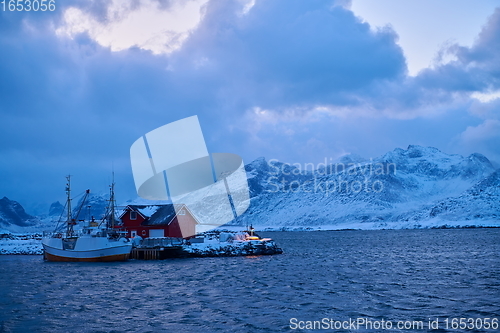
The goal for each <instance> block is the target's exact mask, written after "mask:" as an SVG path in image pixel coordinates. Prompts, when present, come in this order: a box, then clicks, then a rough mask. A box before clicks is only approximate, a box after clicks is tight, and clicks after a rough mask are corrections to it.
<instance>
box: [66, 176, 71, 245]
mask: <svg viewBox="0 0 500 333" xmlns="http://www.w3.org/2000/svg"><path fill="white" fill-rule="evenodd" d="M66 180H67V183H66V195H67V196H68V197H67V199H66V209H67V211H66V214H67V217H66V237H71V236H72V235H73V220H72V218H71V175H68V176H66Z"/></svg>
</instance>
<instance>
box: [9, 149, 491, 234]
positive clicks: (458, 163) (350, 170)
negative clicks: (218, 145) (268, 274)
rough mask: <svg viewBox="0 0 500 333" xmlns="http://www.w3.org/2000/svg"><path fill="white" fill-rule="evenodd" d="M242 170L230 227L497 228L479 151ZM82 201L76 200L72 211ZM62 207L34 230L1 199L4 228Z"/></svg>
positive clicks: (97, 201)
mask: <svg viewBox="0 0 500 333" xmlns="http://www.w3.org/2000/svg"><path fill="white" fill-rule="evenodd" d="M245 169H246V171H247V176H248V184H249V188H250V198H251V204H250V208H249V209H248V210H247V211H246V212H245V213H244V214H243V215H241V216H240V217H238V219H237V220H236V221H234V222H232V223H231V224H232V225H239V226H245V225H250V224H252V225H253V226H254V227H258V228H259V229H263V228H268V227H269V228H281V227H287V228H291V229H293V228H307V227H312V228H318V229H319V228H321V229H345V228H360V229H380V228H421V227H433V226H435V227H439V226H443V225H450V226H452V225H462V226H465V225H481V226H500V169H499V170H495V168H494V167H493V165H492V164H491V162H490V161H489V160H488V159H487V158H486V157H485V156H483V155H481V154H472V155H470V156H467V157H463V156H460V155H449V154H445V153H443V152H441V151H439V150H438V149H436V148H432V147H421V146H409V147H408V148H407V149H406V150H405V149H400V148H397V149H394V150H393V151H391V152H388V153H386V154H385V155H383V156H381V157H379V158H376V159H369V160H368V159H364V158H362V157H360V156H356V155H347V156H344V157H342V158H341V159H340V160H339V161H338V162H337V163H334V164H330V165H326V164H320V165H316V166H315V168H314V170H313V168H312V167H311V166H310V165H301V164H294V165H290V164H286V163H281V162H279V161H276V160H271V161H267V160H266V159H264V158H259V159H256V160H255V161H253V162H251V163H249V164H247V165H246V166H245ZM108 199H109V196H108V195H105V194H91V195H90V197H89V201H87V202H86V203H85V204H84V205H83V206H82V210H81V213H80V218H88V217H89V216H94V217H95V218H96V219H100V218H101V217H102V215H103V214H104V212H105V210H106V206H107V204H108V201H107V200H108ZM80 200H81V199H80ZM139 203H140V204H143V205H147V204H163V203H166V202H165V201H149V200H144V199H135V200H129V201H127V202H125V203H124V205H127V204H139ZM79 204H80V201H78V199H77V200H75V203H74V204H73V213H76V210H77V207H78V206H79ZM89 206H90V207H89ZM62 209H63V206H62V205H61V204H60V203H54V204H52V206H51V208H50V214H49V217H48V218H46V219H43V221H42V222H40V223H39V224H37V225H36V226H32V225H33V224H34V223H35V222H36V219H35V218H34V217H32V216H29V215H28V214H26V213H25V212H24V210H23V209H22V207H21V206H20V205H19V204H18V203H16V202H14V201H11V200H9V199H7V198H3V199H1V200H0V228H5V229H8V230H12V229H13V228H15V229H16V230H17V229H19V228H25V229H30V230H31V229H33V230H35V229H36V231H38V229H40V228H42V226H43V227H44V228H45V229H47V226H49V225H50V226H52V225H53V224H54V222H53V221H54V219H57V218H58V217H59V215H60V213H61V210H62ZM56 215H57V216H56ZM49 229H50V228H49Z"/></svg>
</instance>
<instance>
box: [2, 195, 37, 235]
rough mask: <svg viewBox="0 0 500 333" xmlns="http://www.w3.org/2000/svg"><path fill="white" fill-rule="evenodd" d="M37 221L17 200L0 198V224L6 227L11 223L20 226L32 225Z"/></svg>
mask: <svg viewBox="0 0 500 333" xmlns="http://www.w3.org/2000/svg"><path fill="white" fill-rule="evenodd" d="M37 222H38V220H37V218H36V217H34V216H31V215H29V214H27V213H26V212H25V211H24V208H23V207H22V206H21V204H19V203H18V202H17V201H14V200H9V199H8V198H7V197H3V198H2V199H0V226H1V227H5V228H8V227H9V226H11V225H16V226H20V227H27V226H32V225H34V224H36V223H37Z"/></svg>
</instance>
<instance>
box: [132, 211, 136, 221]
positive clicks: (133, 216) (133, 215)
mask: <svg viewBox="0 0 500 333" xmlns="http://www.w3.org/2000/svg"><path fill="white" fill-rule="evenodd" d="M130 219H131V220H137V212H130Z"/></svg>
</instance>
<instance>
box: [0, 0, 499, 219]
mask: <svg viewBox="0 0 500 333" xmlns="http://www.w3.org/2000/svg"><path fill="white" fill-rule="evenodd" d="M1 9H2V8H0V78H1V79H0V175H1V176H0V177H1V178H0V197H3V196H7V197H8V198H9V199H12V200H16V201H19V202H20V203H21V204H22V205H23V206H25V207H26V208H27V210H28V212H31V213H40V212H44V211H46V210H47V209H48V206H47V205H48V204H50V203H51V202H54V201H56V200H64V184H65V178H64V177H65V176H66V175H67V174H71V175H73V189H74V193H75V194H78V193H80V192H83V191H84V190H85V189H86V188H90V189H92V191H93V192H105V191H107V188H108V184H109V183H110V181H111V177H112V176H111V174H112V172H113V171H114V174H115V181H116V183H117V185H116V192H117V199H118V201H121V202H123V201H125V200H127V199H131V198H134V197H135V196H136V193H135V187H134V180H133V177H132V171H131V166H130V155H129V154H130V146H131V145H132V143H133V142H134V141H135V140H137V139H138V138H140V137H141V136H142V135H144V134H145V133H147V132H149V131H151V130H153V129H155V128H158V127H160V126H162V125H165V124H168V123H170V122H173V121H176V120H179V119H182V118H185V117H189V116H192V115H198V118H199V120H200V124H201V127H202V129H203V133H204V136H205V140H206V142H207V146H208V150H209V152H223V153H235V154H238V155H240V156H242V157H243V160H244V161H245V162H246V163H248V162H251V161H252V160H254V159H255V158H258V157H261V156H264V157H266V159H268V160H270V159H278V160H281V161H284V162H288V163H320V162H323V161H324V160H325V158H326V159H328V160H335V159H338V158H339V157H341V156H343V155H345V154H350V153H354V154H358V155H361V156H363V157H365V158H375V157H378V156H380V155H382V154H384V153H386V152H388V151H391V150H393V149H395V148H398V147H399V148H407V146H408V145H410V144H416V145H422V146H433V147H436V148H438V149H440V150H442V151H443V152H446V153H450V154H461V155H465V156H467V155H469V154H472V153H476V152H478V153H482V154H484V155H485V156H487V157H488V158H489V159H490V160H492V161H493V162H494V163H496V166H497V167H498V166H500V1H498V0H497V1H492V0H484V1H479V2H477V1H468V0H441V1H428V0H425V1H423V0H420V1H414V0H405V1H401V0H379V1H370V0H352V1H348V0H309V1H303V0H266V1H264V0H183V1H180V0H150V1H146V0H113V1H99V0H67V1H64V3H63V2H62V1H57V2H56V10H55V11H53V12H49V11H47V12H33V11H32V12H10V11H8V10H6V11H4V10H1ZM178 144H182V143H178Z"/></svg>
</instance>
